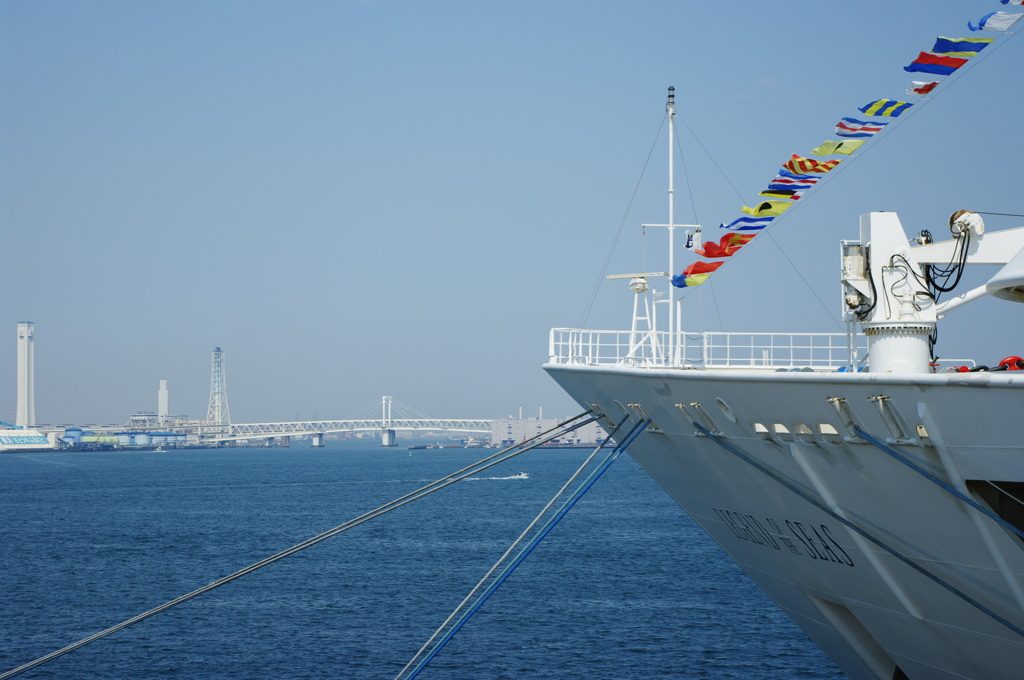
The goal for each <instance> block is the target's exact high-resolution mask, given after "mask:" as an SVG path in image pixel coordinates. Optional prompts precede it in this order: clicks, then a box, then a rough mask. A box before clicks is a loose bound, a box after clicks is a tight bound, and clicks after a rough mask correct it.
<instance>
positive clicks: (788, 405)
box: [545, 363, 1024, 680]
mask: <svg viewBox="0 0 1024 680" xmlns="http://www.w3.org/2000/svg"><path fill="white" fill-rule="evenodd" d="M545 368H546V370H547V371H548V372H549V373H550V374H551V375H552V377H553V378H554V379H555V380H556V381H557V382H558V383H559V384H560V385H561V386H562V387H563V388H564V389H565V390H566V391H567V392H568V393H569V394H570V395H571V396H572V397H573V398H574V399H575V400H576V401H577V402H579V403H580V404H581V405H583V406H585V407H587V408H595V409H596V410H598V411H600V412H601V413H603V414H605V415H606V416H607V421H608V422H611V421H618V420H619V419H621V418H622V416H623V414H625V413H629V414H631V415H634V416H635V417H638V418H639V417H650V418H651V419H652V421H653V424H652V426H651V427H649V428H648V431H647V432H645V433H644V434H643V435H641V436H640V437H639V438H638V439H637V440H636V441H635V442H634V443H633V444H632V446H631V447H630V449H629V453H630V455H631V456H632V457H633V458H634V459H636V461H637V462H638V463H639V464H640V465H641V466H642V467H643V468H644V469H645V470H646V471H647V472H648V474H650V476H651V477H652V478H653V479H654V480H655V481H656V482H657V483H658V484H659V485H660V486H661V487H662V488H663V489H665V491H666V492H668V494H669V495H670V496H671V497H672V498H673V499H674V500H675V501H676V502H677V503H678V504H679V505H680V506H681V507H682V508H683V509H684V510H686V512H687V513H689V514H690V516H692V517H693V518H694V520H696V521H697V522H698V523H699V524H700V525H701V526H702V527H703V528H704V529H705V530H706V531H707V532H708V534H710V535H711V537H712V538H713V539H714V540H715V541H717V542H718V543H719V544H720V545H721V546H722V547H723V548H724V549H725V550H726V552H727V553H729V555H730V556H731V557H732V558H733V559H734V560H735V561H736V562H737V563H738V564H739V565H740V566H741V567H742V569H743V570H744V571H745V572H746V573H747V574H748V575H749V576H750V577H751V578H752V579H753V580H754V581H755V582H756V583H757V584H758V585H759V586H760V587H761V588H763V589H764V590H765V591H766V592H767V593H768V594H769V595H770V596H771V597H772V598H773V599H774V600H775V601H776V602H777V603H778V604H779V605H780V606H781V607H782V608H783V609H784V610H785V611H786V612H787V614H789V616H791V617H792V618H793V620H794V621H795V622H796V623H797V624H798V625H799V626H800V627H801V628H802V629H803V630H804V631H805V632H806V633H807V635H808V636H809V637H810V638H811V639H812V640H813V641H814V642H815V643H816V644H818V645H819V646H820V647H821V648H822V649H823V650H824V651H825V652H826V653H827V654H828V655H829V656H830V657H831V658H832V659H833V660H834V661H835V662H836V663H837V664H838V665H839V666H840V667H841V668H842V669H843V671H844V672H845V673H846V674H847V675H848V676H849V677H850V678H852V679H854V680H856V679H860V678H883V679H885V680H889V679H890V678H894V677H895V678H899V677H909V678H912V679H914V680H919V679H924V678H928V679H953V678H987V679H997V678H1005V679H1006V680H1010V679H1016V678H1019V677H1020V675H1021V669H1022V668H1024V637H1022V636H1021V634H1020V633H1019V632H1015V631H1014V630H1013V628H1014V627H1016V628H1017V629H1020V628H1024V614H1022V612H1024V543H1022V541H1021V540H1020V539H1019V538H1018V537H1017V536H1016V535H1015V534H1014V533H1013V532H1012V531H1010V530H1008V529H1006V528H1004V527H1003V526H1000V525H999V524H998V523H997V522H996V521H994V520H993V519H991V518H990V517H986V516H985V515H984V514H983V513H982V512H980V511H978V510H977V509H975V508H972V507H970V506H969V505H968V504H966V503H965V502H964V501H963V500H960V499H958V498H956V497H955V496H954V495H952V494H951V493H949V491H947V490H945V489H943V488H942V487H940V486H939V485H937V484H936V483H934V482H933V481H930V480H929V479H927V478H926V477H925V476H923V475H922V474H920V473H919V472H916V471H914V470H912V469H911V468H909V467H907V466H906V465H904V464H902V463H901V462H899V461H897V460H896V459H894V458H893V457H891V456H890V455H888V454H887V453H885V452H884V451H883V450H881V449H880V448H878V447H876V446H873V445H871V444H869V443H867V442H866V441H864V440H862V439H860V438H859V437H856V435H855V434H854V433H853V432H852V431H851V425H856V426H857V427H859V428H860V429H861V430H862V431H863V432H865V433H868V434H870V435H872V436H874V437H875V438H877V439H879V440H881V441H883V442H884V441H886V440H888V442H889V444H890V445H891V447H892V448H894V449H896V450H897V451H898V452H900V453H901V454H902V455H904V456H906V457H907V458H909V459H910V460H911V461H913V462H915V463H916V464H917V465H919V466H921V467H922V468H924V469H925V470H927V472H929V473H930V474H932V475H934V476H935V477H937V478H939V479H940V480H941V481H943V482H945V483H947V484H948V485H950V486H951V487H953V488H958V489H960V490H962V491H964V492H965V493H967V494H968V495H971V496H972V497H974V498H975V499H976V500H978V501H979V502H980V503H981V504H982V505H984V506H986V507H989V505H990V504H991V505H992V506H995V509H996V511H998V512H999V513H1000V514H1001V515H1002V516H1003V517H1004V518H1006V519H1007V520H1008V521H1010V522H1015V523H1016V524H1017V525H1018V526H1020V525H1021V521H1020V519H1019V518H1020V517H1022V516H1024V513H1022V512H1021V510H1020V509H1019V506H1018V508H1016V509H1015V508H1013V507H1012V505H1013V504H1012V503H1010V502H1006V503H1005V506H1006V507H999V505H1000V502H1001V501H1008V500H1009V498H1008V496H1007V495H1001V494H1004V492H1012V493H1010V495H1017V496H1020V495H1021V494H1020V493H1019V491H1020V488H1022V487H1016V486H1015V485H1018V484H1024V436H1022V432H1024V426H1022V425H1021V421H1020V418H1021V414H1024V371H1012V372H1002V373H984V372H980V373H969V374H968V373H944V374H910V375H895V374H891V373H890V374H878V373H834V372H829V373H825V372H796V373H792V372H791V373H778V372H772V371H763V370H762V371H758V370H728V369H726V370H683V369H668V368H666V369H651V368H633V367H627V366H616V367H609V366H574V365H565V364H556V363H552V364H548V365H547V366H546V367H545ZM880 396H882V397H888V399H879V397H880ZM835 398H841V399H842V400H844V401H843V402H836V401H835ZM830 400H831V401H830ZM695 422H699V423H700V424H701V425H702V427H705V428H707V429H708V430H709V431H711V432H712V433H714V434H715V436H714V437H708V436H705V435H703V434H701V433H700V432H698V430H697V428H696V427H695V425H694V423H695ZM716 439H719V440H721V442H724V443H728V444H729V445H731V446H733V447H736V448H738V449H739V450H741V451H743V452H745V453H746V454H747V455H749V456H751V457H752V458H754V459H755V460H756V461H757V462H758V463H760V464H761V465H763V466H765V467H767V468H769V469H770V470H772V471H774V472H775V473H776V474H778V475H779V476H781V477H782V478H783V479H784V480H787V481H789V482H790V483H792V484H793V485H795V486H796V487H799V489H800V490H802V491H803V492H804V493H805V494H807V495H809V496H810V497H813V498H815V499H818V500H819V501H820V502H821V503H822V504H824V505H825V506H826V507H828V508H829V509H830V510H831V511H832V512H834V513H835V514H836V515H838V516H839V517H841V518H843V519H845V520H847V521H849V522H851V523H852V524H854V525H856V526H857V527H859V528H860V529H862V530H864V531H865V532H867V533H868V534H870V535H871V536H873V537H874V538H876V539H877V540H878V541H880V542H881V543H883V544H885V546H887V547H888V548H890V549H891V550H892V551H894V552H896V553H899V554H900V555H902V556H905V557H906V558H908V559H909V560H911V561H912V562H914V563H915V564H916V565H918V566H919V567H921V568H922V569H923V570H924V571H926V572H928V573H929V574H931V575H932V576H934V577H935V578H936V579H938V580H939V581H944V582H946V583H947V584H949V585H951V586H952V587H953V588H955V589H956V590H958V591H960V592H961V594H962V596H965V597H966V598H969V599H972V600H974V602H975V604H972V603H970V602H968V601H966V600H965V599H964V597H962V596H961V595H957V594H955V593H954V592H951V591H950V590H949V589H948V588H946V587H944V586H943V585H941V584H940V583H938V582H936V580H933V579H932V578H929V576H928V575H926V574H922V573H921V572H920V571H918V570H916V569H914V568H913V567H911V566H908V565H907V564H906V563H904V562H903V561H901V560H900V559H899V558H898V557H896V556H894V555H893V554H892V553H891V552H889V551H887V550H885V549H883V548H882V547H879V546H878V545H876V544H874V543H872V542H871V541H870V540H868V539H866V538H864V537H863V536H861V535H859V534H858V533H857V532H855V531H854V530H852V529H850V528H848V527H847V526H845V525H844V524H843V523H842V522H841V521H839V520H838V519H837V518H836V517H835V516H833V515H830V514H829V513H828V512H825V511H823V510H821V509H819V508H818V507H816V506H815V505H814V504H812V503H811V502H809V501H808V500H806V499H804V498H802V497H801V496H800V495H798V494H797V493H794V492H793V491H791V490H789V489H787V488H786V487H785V486H784V485H782V484H780V483H779V482H777V481H775V480H773V479H772V478H771V477H770V476H768V475H766V474H765V472H763V471H760V470H758V469H757V468H755V467H754V466H752V465H750V464H749V463H747V462H745V461H744V460H742V459H741V458H740V457H738V456H737V455H735V454H733V453H730V452H729V451H728V450H727V449H726V448H724V446H723V445H722V443H720V442H719V441H716ZM988 482H993V483H994V484H996V485H998V486H999V487H1000V488H1002V489H1003V492H999V491H994V490H993V487H992V485H991V484H989V483H988ZM985 609H989V610H991V611H990V612H989V613H986V612H985V611H984V610H985ZM993 614H994V615H995V616H993ZM999 617H1002V618H1003V619H1005V621H1006V622H1008V623H1009V624H1010V626H1007V625H1006V622H1003V623H1001V622H1000V621H999V620H998V618H999ZM904 674H905V675H904Z"/></svg>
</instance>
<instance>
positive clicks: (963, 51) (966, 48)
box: [932, 0, 1024, 57]
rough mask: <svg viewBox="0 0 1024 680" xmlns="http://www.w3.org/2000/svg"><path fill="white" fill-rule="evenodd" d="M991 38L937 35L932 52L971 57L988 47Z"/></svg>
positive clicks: (949, 55)
mask: <svg viewBox="0 0 1024 680" xmlns="http://www.w3.org/2000/svg"><path fill="white" fill-rule="evenodd" d="M1022 1H1024V0H1022ZM1018 4H1020V3H1018ZM993 40H995V38H944V37H942V36H939V37H938V38H936V39H935V46H934V47H932V52H934V53H935V54H943V55H945V56H947V57H973V56H976V55H977V54H978V52H981V51H982V50H983V49H985V48H986V47H988V45H989V43H991V42H992V41H993Z"/></svg>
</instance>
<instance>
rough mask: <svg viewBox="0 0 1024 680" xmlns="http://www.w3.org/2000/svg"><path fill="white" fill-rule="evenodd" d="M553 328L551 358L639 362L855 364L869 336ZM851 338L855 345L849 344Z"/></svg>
mask: <svg viewBox="0 0 1024 680" xmlns="http://www.w3.org/2000/svg"><path fill="white" fill-rule="evenodd" d="M669 336H670V334H669V333H668V332H666V331H647V332H644V333H642V334H638V333H636V332H635V331H613V330H589V329H582V328H554V329H552V330H551V336H550V342H549V352H548V354H549V360H550V362H551V363H553V364H571V365H582V366H631V367H638V368H695V369H696V368H716V369H717V368H736V369H739V368H742V369H751V368H755V369H764V370H775V371H779V370H790V371H792V370H812V371H838V370H859V369H861V367H862V366H863V365H864V363H865V361H866V356H867V338H866V337H865V336H863V335H861V334H855V335H853V336H850V335H849V334H847V333H687V332H679V333H676V334H674V337H669ZM851 340H852V343H853V346H852V347H851Z"/></svg>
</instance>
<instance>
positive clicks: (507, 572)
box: [398, 418, 651, 680]
mask: <svg viewBox="0 0 1024 680" xmlns="http://www.w3.org/2000/svg"><path fill="white" fill-rule="evenodd" d="M650 422H651V421H650V419H649V418H648V419H647V420H644V421H642V422H640V423H638V424H637V425H635V426H634V427H633V429H631V430H630V431H629V434H627V435H626V437H625V439H623V441H622V443H621V444H619V445H617V446H616V447H615V448H614V449H613V450H612V451H611V453H609V454H608V456H606V457H605V459H604V460H603V461H602V462H601V463H600V465H599V466H598V468H597V469H596V470H595V471H594V472H592V473H591V474H590V476H589V477H588V478H587V479H586V480H584V482H583V484H582V485H580V487H579V488H578V489H577V490H576V491H575V492H573V494H572V496H570V497H569V499H568V500H566V501H565V503H563V504H562V506H561V507H560V508H559V509H558V512H557V513H555V515H554V517H552V518H551V519H549V520H548V521H547V523H545V524H544V525H543V526H542V527H541V529H540V531H539V532H538V533H537V535H535V536H534V537H533V539H531V540H530V542H529V543H528V544H527V545H526V546H525V547H524V548H523V549H522V550H521V551H520V552H519V554H518V555H517V556H516V557H515V559H513V560H512V562H511V563H509V564H508V565H507V566H506V567H505V568H504V569H503V570H502V571H501V573H500V574H499V575H498V576H497V577H496V578H495V579H494V581H492V582H491V584H490V585H489V586H488V587H487V588H486V589H485V590H484V591H483V592H482V593H481V594H480V595H479V596H478V597H477V600H476V602H474V603H473V605H472V606H471V607H470V608H469V609H468V610H467V611H466V612H464V613H463V614H462V615H461V616H460V617H459V618H458V619H456V621H455V622H454V623H453V624H452V627H451V629H449V631H448V632H447V633H445V634H444V636H443V637H442V638H441V639H440V640H438V641H437V643H436V644H435V645H434V648H433V649H431V650H430V652H429V653H427V655H426V656H424V657H423V658H422V659H421V660H420V661H419V662H418V663H417V664H416V665H415V666H413V668H412V670H411V671H410V672H409V675H408V676H406V680H413V678H415V677H416V676H417V675H419V674H420V671H422V670H423V669H424V668H426V666H427V664H428V663H430V661H431V659H433V658H434V657H435V656H437V654H438V652H440V651H441V650H442V649H443V648H444V646H445V645H446V644H448V642H449V641H450V640H451V639H452V638H453V637H454V636H455V634H456V633H458V632H459V630H460V629H461V628H462V626H463V625H465V624H466V622H467V621H469V619H470V617H472V616H473V614H475V613H476V612H477V610H479V609H480V607H482V606H483V604H484V602H486V601H487V599H488V598H490V596H491V595H492V594H493V593H494V591H496V590H497V589H498V587H499V586H501V584H502V583H504V582H505V580H506V579H508V577H509V576H511V575H512V572H513V571H515V570H516V567H518V566H519V565H520V564H521V563H522V561H523V560H525V559H526V557H527V556H528V555H529V554H530V553H531V552H533V549H534V548H536V547H537V546H538V545H539V544H540V542H541V541H542V540H543V539H544V537H546V536H547V535H548V534H549V533H550V532H551V530H552V529H554V528H555V525H556V524H558V522H559V521H560V520H561V519H562V518H563V517H564V516H565V515H566V513H568V512H569V510H570V509H572V507H573V506H574V505H576V502H577V501H578V500H579V499H580V498H582V497H583V494H585V493H586V492H587V491H588V490H589V489H590V487H592V486H593V485H594V482H596V481H597V480H598V479H599V478H600V477H601V475H603V474H604V472H605V470H607V469H608V468H609V467H610V466H611V464H612V463H614V462H615V460H616V459H617V458H618V457H619V455H620V454H622V453H623V452H624V451H625V450H626V447H628V446H629V445H630V444H631V443H633V440H634V439H636V438H637V437H638V436H639V435H640V433H641V432H643V430H644V428H645V427H647V425H648V424H649V423H650ZM398 677H399V678H401V677H402V673H400V674H399V675H398Z"/></svg>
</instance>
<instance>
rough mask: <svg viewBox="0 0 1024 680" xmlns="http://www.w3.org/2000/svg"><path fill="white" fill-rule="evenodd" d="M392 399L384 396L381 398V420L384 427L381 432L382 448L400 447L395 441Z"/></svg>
mask: <svg viewBox="0 0 1024 680" xmlns="http://www.w3.org/2000/svg"><path fill="white" fill-rule="evenodd" d="M391 401H392V399H391V397H389V396H388V395H386V394H385V395H384V396H383V397H381V398H380V411H381V414H380V420H381V422H382V423H384V426H383V427H382V428H381V430H380V445H381V446H398V444H397V443H396V441H395V431H394V429H393V428H392V427H391Z"/></svg>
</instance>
